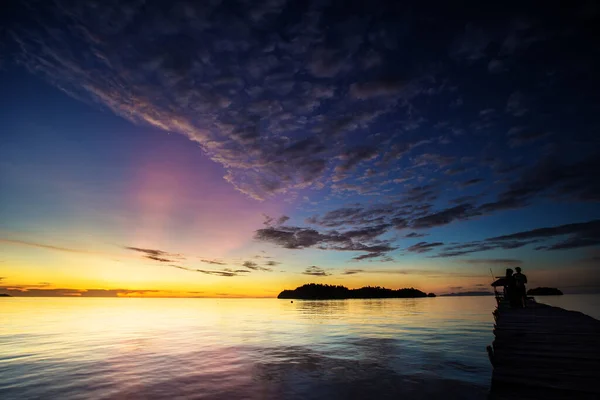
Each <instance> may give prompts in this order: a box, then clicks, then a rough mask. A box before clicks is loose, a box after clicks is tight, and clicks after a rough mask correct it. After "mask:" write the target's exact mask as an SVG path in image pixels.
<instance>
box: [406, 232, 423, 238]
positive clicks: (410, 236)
mask: <svg viewBox="0 0 600 400" xmlns="http://www.w3.org/2000/svg"><path fill="white" fill-rule="evenodd" d="M423 236H427V234H426V233H419V232H411V233H408V234H406V235H404V237H405V238H407V239H412V238H420V237H423Z"/></svg>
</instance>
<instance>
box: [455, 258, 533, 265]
mask: <svg viewBox="0 0 600 400" xmlns="http://www.w3.org/2000/svg"><path fill="white" fill-rule="evenodd" d="M462 262H465V263H467V264H473V265H512V266H518V265H522V264H523V261H521V260H515V259H512V258H472V259H469V260H463V261H462Z"/></svg>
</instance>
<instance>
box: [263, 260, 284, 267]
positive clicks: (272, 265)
mask: <svg viewBox="0 0 600 400" xmlns="http://www.w3.org/2000/svg"><path fill="white" fill-rule="evenodd" d="M280 264H281V263H280V262H279V261H267V262H266V263H265V265H267V266H269V267H275V266H277V265H280Z"/></svg>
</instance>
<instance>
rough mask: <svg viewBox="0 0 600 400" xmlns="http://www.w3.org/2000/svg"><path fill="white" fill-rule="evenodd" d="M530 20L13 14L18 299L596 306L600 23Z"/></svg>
mask: <svg viewBox="0 0 600 400" xmlns="http://www.w3.org/2000/svg"><path fill="white" fill-rule="evenodd" d="M534 3H535V2H534ZM534 3H531V4H526V5H523V4H520V3H512V2H508V3H502V4H485V5H483V4H479V3H473V7H464V8H462V9H457V8H456V7H451V6H450V5H445V4H444V3H440V4H438V7H428V6H427V7H426V6H425V5H422V4H420V3H417V2H415V3H413V2H408V3H403V4H395V3H391V2H369V3H368V4H366V3H362V2H357V3H348V4H344V5H337V4H336V3H331V4H330V3H328V2H318V1H316V2H293V1H273V2H265V3H261V4H260V5H257V4H251V3H248V2H229V1H224V2H214V3H210V5H207V4H203V5H197V4H194V3H191V2H190V3H186V2H181V3H177V4H174V5H160V6H159V5H157V4H153V3H149V4H145V5H142V4H141V3H138V2H125V3H122V2H108V3H106V4H104V3H103V5H102V6H101V7H98V6H96V5H94V4H93V3H87V2H83V3H81V4H78V5H77V6H73V5H70V4H67V3H63V2H61V1H58V2H56V3H52V4H44V5H36V7H33V8H27V6H26V3H23V5H22V6H21V5H16V6H14V7H13V8H12V9H10V10H9V13H8V14H7V15H8V17H7V19H6V20H7V26H8V30H7V34H6V35H5V36H3V41H2V48H3V49H4V50H6V51H4V52H3V53H4V54H6V56H3V57H2V59H0V62H1V64H0V67H1V69H0V81H1V83H2V84H1V86H0V87H1V89H0V97H1V98H2V104H3V106H2V112H1V113H0V127H1V131H2V139H3V143H4V145H3V146H2V148H0V165H1V167H2V170H1V173H0V184H1V186H2V194H1V195H0V201H1V207H0V221H1V223H0V233H1V234H2V235H1V237H0V239H1V240H2V241H1V242H0V246H2V247H3V248H4V249H5V250H6V254H7V255H5V256H3V259H2V260H1V261H2V263H0V275H1V276H2V278H3V279H2V282H1V285H3V286H2V287H3V288H4V290H9V291H11V292H15V293H17V294H23V293H28V292H29V293H48V294H51V293H52V294H54V293H59V294H60V293H64V292H61V290H78V291H80V292H78V293H86V292H85V290H88V289H102V290H109V291H111V292H107V293H110V294H111V295H112V294H115V293H125V294H128V293H133V294H140V293H141V294H144V293H150V294H151V293H159V294H161V295H172V294H174V293H175V294H188V295H189V294H190V293H191V292H202V293H204V294H206V295H207V296H209V295H216V293H225V292H227V293H228V294H230V295H232V296H238V295H255V296H269V295H271V292H272V291H273V290H279V289H283V287H284V286H290V285H295V284H301V283H304V282H305V281H307V280H317V281H320V282H325V283H332V282H333V283H343V284H347V285H349V286H353V287H354V286H359V285H362V284H380V285H386V286H393V287H401V286H409V285H418V286H419V287H422V288H423V289H424V290H428V291H438V292H444V291H447V290H448V288H449V287H452V288H457V287H461V288H462V289H463V290H479V289H481V288H482V287H483V286H484V285H486V284H487V283H488V282H487V280H488V275H489V268H493V269H494V270H495V271H497V272H496V273H501V271H502V270H503V269H504V268H507V267H514V266H517V265H521V266H522V267H523V268H524V269H526V270H527V271H529V274H530V277H531V278H534V279H533V281H532V282H534V283H536V284H538V285H539V286H541V285H553V286H557V285H558V286H559V284H560V283H561V282H563V286H565V287H568V288H569V289H568V290H570V291H592V290H596V289H597V288H598V287H600V281H598V278H597V273H596V270H597V263H598V256H599V253H598V245H599V244H600V221H599V219H600V207H599V206H598V200H599V199H600V186H599V183H598V182H599V181H598V179H597V177H598V173H599V172H600V162H599V161H598V160H600V157H598V155H599V143H598V137H599V136H598V131H599V128H600V126H599V124H598V120H597V117H596V115H597V112H598V109H599V105H600V101H599V97H598V94H597V93H600V90H599V89H600V87H599V86H600V85H599V84H598V83H599V82H598V77H597V74H596V73H595V71H596V70H597V69H598V65H597V64H598V57H596V56H595V53H594V51H595V47H594V46H593V43H592V37H591V32H592V29H593V27H594V26H595V24H596V23H597V22H598V17H599V10H598V7H597V6H596V5H595V3H593V2H590V3H585V4H583V3H582V4H574V5H569V6H568V7H566V6H565V7H562V8H559V7H558V6H554V5H547V4H546V3H540V4H537V5H535V4H534ZM65 257H66V258H65ZM68 257H72V258H68ZM73 257H74V258H73ZM90 258H91V259H90ZM65 260H67V261H65ZM103 260H104V261H103ZM104 262H106V263H107V265H108V266H104V265H105V264H103V263H104ZM65 263H66V264H65ZM81 264H85V265H86V267H85V268H83V270H81V269H78V267H77V266H76V265H81ZM66 265H67V266H66ZM124 265H129V266H130V267H126V266H124ZM128 268H129V269H128ZM124 270H125V271H127V272H123V271H124ZM56 276H58V277H60V279H58V278H56ZM530 280H531V279H530ZM40 282H44V285H42V286H41V287H40ZM46 283H47V285H46ZM90 285H91V286H90ZM198 287H199V288H201V289H202V290H193V289H198ZM274 288H275V289H274ZM117 289H119V290H123V291H122V292H118V291H116V290H117ZM225 289H226V290H225ZM36 290H37V292H36ZM69 293H70V292H69ZM90 293H91V292H90Z"/></svg>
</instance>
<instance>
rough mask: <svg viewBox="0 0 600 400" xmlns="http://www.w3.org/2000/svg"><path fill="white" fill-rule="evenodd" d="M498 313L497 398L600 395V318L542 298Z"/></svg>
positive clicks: (495, 346)
mask: <svg viewBox="0 0 600 400" xmlns="http://www.w3.org/2000/svg"><path fill="white" fill-rule="evenodd" d="M494 316H495V318H496V325H495V327H494V328H495V329H494V335H495V339H494V343H493V345H492V346H491V354H490V361H492V365H493V366H494V371H493V373H492V387H491V391H490V398H491V399H511V398H516V399H600V321H598V320H596V319H594V318H592V317H590V316H587V315H585V314H582V313H579V312H575V311H567V310H563V309H562V308H558V307H551V306H547V305H545V304H539V303H537V304H536V303H530V304H528V307H527V308H525V309H510V308H502V307H500V308H499V309H498V310H496V311H495V312H494Z"/></svg>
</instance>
